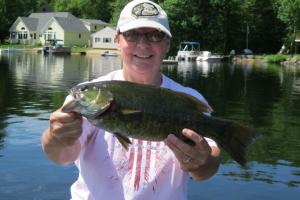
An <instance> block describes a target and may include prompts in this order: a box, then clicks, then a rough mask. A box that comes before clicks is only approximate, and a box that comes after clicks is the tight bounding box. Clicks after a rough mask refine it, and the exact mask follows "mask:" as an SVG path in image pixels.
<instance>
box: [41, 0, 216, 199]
mask: <svg viewBox="0 0 300 200" xmlns="http://www.w3.org/2000/svg"><path fill="white" fill-rule="evenodd" d="M117 31H118V34H117V36H116V42H117V44H118V48H119V50H120V53H121V55H122V70H118V71H114V72H111V73H109V74H108V75H106V76H103V77H100V78H98V79H96V80H94V81H101V80H126V81H131V82H136V83H142V84H150V85H157V86H160V87H166V88H170V89H172V90H175V91H181V92H185V93H188V94H191V95H193V96H195V97H196V98H198V99H200V100H202V101H205V99H204V98H203V97H202V95H201V94H199V93H198V92H197V91H195V90H193V89H191V88H186V87H183V86H181V85H180V84H178V83H176V82H174V81H173V80H171V79H169V78H168V77H166V76H164V75H163V74H161V73H160V66H161V63H162V60H163V58H164V56H165V55H166V53H167V51H168V50H169V47H170V38H171V37H172V35H171V33H170V29H169V23H168V18H167V15H166V13H165V12H164V10H162V8H161V7H160V6H159V5H157V4H155V3H153V2H151V1H148V0H134V1H131V2H130V3H128V4H127V5H126V6H125V7H124V9H123V10H122V12H121V14H120V18H119V21H118V25H117ZM66 101H68V98H67V100H66ZM205 102H206V101H205ZM178 106H180V105H178ZM188 128H189V127H186V129H184V130H183V131H182V134H184V135H185V136H186V137H188V138H190V139H191V140H193V141H194V142H195V145H194V146H190V145H188V144H186V143H184V142H182V141H180V140H179V139H177V138H176V136H174V135H172V134H171V133H170V135H169V136H168V137H167V138H166V139H165V141H162V142H152V141H142V140H136V139H131V141H132V145H130V147H129V150H128V151H126V150H125V149H124V148H123V147H122V146H121V145H120V143H119V142H118V141H117V139H116V138H115V137H114V136H113V134H111V133H109V132H107V131H105V130H102V129H98V128H96V127H94V126H93V125H91V124H90V123H89V122H88V121H87V120H86V119H85V118H82V117H81V116H78V115H76V114H74V113H63V112H62V111H61V110H60V109H59V110H57V111H56V112H54V113H52V114H51V116H50V127H49V128H48V129H47V130H46V131H45V132H44V134H43V136H42V144H43V149H44V151H45V153H46V154H47V155H48V157H49V159H51V160H53V161H54V162H56V163H59V164H71V163H73V162H75V164H76V166H77V167H78V170H79V177H78V179H77V181H76V182H75V183H74V184H73V185H72V187H71V193H72V199H114V200H115V199H116V200H118V199H143V200H145V199H164V200H166V199H172V200H173V199H180V200H182V199H187V187H186V186H187V181H188V178H189V177H190V176H192V177H193V178H194V179H199V180H202V179H207V178H209V177H211V176H212V175H213V174H214V173H215V172H216V171H217V169H218V166H219V162H220V161H219V160H220V159H219V157H220V149H219V148H218V147H217V145H216V144H215V142H214V141H212V140H211V139H208V138H203V137H201V136H200V135H199V134H197V133H195V132H194V131H192V130H189V129H188Z"/></svg>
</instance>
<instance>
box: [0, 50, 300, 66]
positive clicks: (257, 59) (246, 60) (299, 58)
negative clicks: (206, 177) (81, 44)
mask: <svg viewBox="0 0 300 200" xmlns="http://www.w3.org/2000/svg"><path fill="white" fill-rule="evenodd" d="M3 51H4V52H5V51H6V52H10V51H27V52H33V53H40V52H42V51H43V48H42V47H32V48H28V47H24V48H14V47H13V48H9V47H8V48H2V47H1V46H0V54H1V53H2V52H3ZM107 51H109V52H113V53H117V56H120V54H119V52H118V50H115V49H89V48H74V49H73V51H72V50H71V55H86V56H101V55H102V54H103V53H104V52H107ZM267 56H272V55H267ZM267 56H265V55H264V56H261V55H251V56H243V55H236V56H235V57H234V58H233V63H237V64H249V65H250V64H253V65H261V64H267V63H274V64H280V65H284V66H296V67H298V66H300V55H299V54H298V55H285V56H286V57H287V58H286V59H285V60H283V61H277V62H276V61H275V62H268V61H267V59H266V57H267ZM274 56H276V54H274Z"/></svg>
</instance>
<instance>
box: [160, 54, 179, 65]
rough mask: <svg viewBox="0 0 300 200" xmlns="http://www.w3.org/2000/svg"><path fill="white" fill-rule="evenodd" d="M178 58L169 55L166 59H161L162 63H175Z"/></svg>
mask: <svg viewBox="0 0 300 200" xmlns="http://www.w3.org/2000/svg"><path fill="white" fill-rule="evenodd" d="M177 63H178V60H177V59H176V58H174V57H173V56H169V57H168V58H167V59H163V64H177Z"/></svg>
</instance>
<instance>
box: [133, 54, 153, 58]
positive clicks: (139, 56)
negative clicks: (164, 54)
mask: <svg viewBox="0 0 300 200" xmlns="http://www.w3.org/2000/svg"><path fill="white" fill-rule="evenodd" d="M135 56H136V57H138V58H150V57H151V56H141V55H135Z"/></svg>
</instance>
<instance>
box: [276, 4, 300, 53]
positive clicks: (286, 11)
mask: <svg viewBox="0 0 300 200" xmlns="http://www.w3.org/2000/svg"><path fill="white" fill-rule="evenodd" d="M277 4H278V17H279V19H280V20H282V21H283V22H284V23H285V25H286V29H287V35H286V37H285V44H286V45H287V47H289V48H290V49H294V48H293V46H294V40H295V33H296V31H297V30H299V29H300V0H277Z"/></svg>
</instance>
